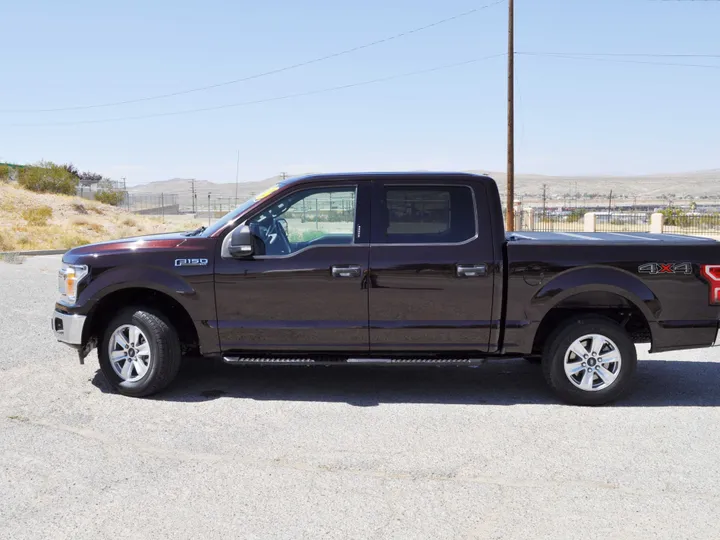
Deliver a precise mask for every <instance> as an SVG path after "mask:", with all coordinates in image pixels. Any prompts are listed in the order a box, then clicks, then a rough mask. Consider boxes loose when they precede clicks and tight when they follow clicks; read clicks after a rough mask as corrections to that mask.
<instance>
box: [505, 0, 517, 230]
mask: <svg viewBox="0 0 720 540" xmlns="http://www.w3.org/2000/svg"><path fill="white" fill-rule="evenodd" d="M514 74H515V6H514V1H513V0H508V92H507V98H508V110H507V113H508V129H507V194H506V198H507V201H506V204H507V223H506V225H505V226H506V228H507V230H508V231H514V230H515V79H514Z"/></svg>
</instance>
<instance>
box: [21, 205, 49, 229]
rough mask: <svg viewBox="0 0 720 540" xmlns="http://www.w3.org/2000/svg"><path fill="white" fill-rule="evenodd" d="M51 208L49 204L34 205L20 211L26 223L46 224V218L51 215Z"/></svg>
mask: <svg viewBox="0 0 720 540" xmlns="http://www.w3.org/2000/svg"><path fill="white" fill-rule="evenodd" d="M52 213H53V212H52V208H50V207H49V206H36V207H34V208H27V209H26V210H23V211H22V214H21V215H22V218H23V219H24V220H25V221H27V222H28V225H38V226H43V225H47V222H48V219H50V218H51V217H52Z"/></svg>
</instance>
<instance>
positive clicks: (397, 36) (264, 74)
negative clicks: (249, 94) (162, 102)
mask: <svg viewBox="0 0 720 540" xmlns="http://www.w3.org/2000/svg"><path fill="white" fill-rule="evenodd" d="M504 1H505V0H496V1H495V2H492V3H490V4H486V5H484V6H480V7H477V8H474V9H471V10H469V11H464V12H462V13H459V14H457V15H453V16H452V17H447V18H445V19H441V20H439V21H435V22H433V23H430V24H426V25H425V26H420V27H418V28H413V29H412V30H406V31H405V32H400V33H399V34H395V35H392V36H389V37H386V38H382V39H378V40H375V41H371V42H369V43H365V44H363V45H358V46H356V47H351V48H350V49H345V50H342V51H337V52H333V53H330V54H326V55H325V56H319V57H317V58H313V59H311V60H306V61H303V62H298V63H297V64H291V65H288V66H284V67H281V68H277V69H272V70H269V71H264V72H262V73H256V74H254V75H248V76H247V77H242V78H239V79H233V80H231V81H225V82H220V83H215V84H209V85H206V86H198V87H196V88H190V89H188V90H179V91H177V92H170V93H167V94H157V95H154V96H146V97H141V98H135V99H127V100H123V101H113V102H108V103H99V104H95V105H77V106H71V107H57V108H51V109H4V110H2V109H0V111H1V112H24V113H39V112H60V111H77V110H83V109H99V108H102V107H113V106H117V105H129V104H131V103H140V102H143V101H153V100H157V99H165V98H169V97H175V96H182V95H185V94H192V93H194V92H202V91H204V90H211V89H213V88H219V87H221V86H229V85H231V84H237V83H241V82H246V81H251V80H254V79H259V78H261V77H267V76H269V75H275V74H277V73H282V72H284V71H289V70H291V69H297V68H300V67H304V66H309V65H311V64H316V63H318V62H323V61H325V60H330V59H331V58H337V57H339V56H344V55H346V54H350V53H354V52H357V51H360V50H363V49H368V48H370V47H374V46H375V45H380V44H382V43H387V42H389V41H394V40H396V39H400V38H403V37H406V36H409V35H411V34H416V33H418V32H422V31H423V30H428V29H430V28H434V27H436V26H440V25H441V24H445V23H448V22H451V21H455V20H457V19H460V18H462V17H467V16H469V15H472V14H474V13H477V12H479V11H482V10H484V9H487V8H490V7H492V6H495V5H497V4H501V3H502V2H504Z"/></svg>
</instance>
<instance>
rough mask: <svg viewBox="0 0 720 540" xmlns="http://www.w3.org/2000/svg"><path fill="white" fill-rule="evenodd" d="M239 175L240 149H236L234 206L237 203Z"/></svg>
mask: <svg viewBox="0 0 720 540" xmlns="http://www.w3.org/2000/svg"><path fill="white" fill-rule="evenodd" d="M239 177H240V150H239V149H238V155H237V165H236V166H235V206H236V207H237V204H238V197H237V192H238V178H239Z"/></svg>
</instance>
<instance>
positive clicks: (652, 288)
mask: <svg viewBox="0 0 720 540" xmlns="http://www.w3.org/2000/svg"><path fill="white" fill-rule="evenodd" d="M60 294H61V297H60V299H59V301H58V302H57V303H56V304H55V309H54V313H53V315H52V329H53V331H54V333H55V335H56V337H57V339H58V340H60V341H62V342H65V343H67V344H69V345H71V346H73V347H75V348H76V349H78V351H79V355H80V359H81V360H82V359H83V358H85V356H86V355H87V354H88V353H89V352H90V351H91V350H92V349H93V348H95V347H97V349H98V357H99V361H100V367H101V368H102V371H103V373H104V374H105V376H106V377H107V379H108V380H109V381H110V382H111V383H112V385H113V386H114V387H115V388H116V389H117V390H118V391H119V392H121V393H123V394H126V395H129V396H147V395H150V394H153V393H155V392H158V391H160V390H162V389H163V388H165V387H167V386H168V385H169V384H170V383H171V382H172V380H173V379H174V378H175V375H176V374H177V372H178V370H179V368H180V363H181V358H182V356H183V355H198V354H199V355H202V356H204V357H208V358H213V357H218V358H222V359H223V360H224V361H225V362H228V363H231V364H264V363H267V364H311V365H312V364H324V365H335V364H345V363H352V364H393V365H400V366H411V365H416V364H422V365H428V364H437V365H453V366H468V365H474V364H477V363H481V362H484V361H488V360H492V359H497V358H508V357H510V358H526V359H528V360H531V361H540V362H541V363H542V371H543V373H544V376H545V378H546V380H547V382H548V384H549V385H550V387H551V388H552V389H553V390H554V391H555V392H556V393H557V395H558V396H559V397H560V398H562V399H563V400H565V401H567V402H570V403H574V404H583V405H599V404H604V403H607V402H610V401H613V400H615V399H617V398H619V397H620V396H622V395H623V394H625V393H626V391H627V390H628V389H629V388H630V387H631V383H632V381H633V375H634V373H635V368H636V363H637V356H636V351H635V344H636V343H650V344H651V352H659V351H669V350H674V349H689V348H695V347H710V346H713V345H715V344H717V340H718V315H720V245H718V243H716V242H715V241H712V240H706V239H702V238H692V237H679V236H673V235H652V234H635V233H597V234H596V233H521V234H506V233H505V230H504V227H503V219H502V211H501V205H500V198H499V196H498V190H497V186H496V185H495V182H494V181H493V180H492V179H491V178H488V177H485V176H475V175H469V174H455V173H450V174H440V173H420V174H416V173H407V174H399V173H392V174H382V173H373V174H332V175H314V176H307V177H303V178H297V179H293V180H289V181H287V182H282V183H280V184H278V185H276V186H274V187H273V188H272V189H270V190H268V191H266V192H265V193H263V194H262V195H260V196H258V197H255V198H253V199H252V200H249V201H247V202H246V203H244V204H242V205H241V206H239V207H238V208H236V209H235V210H233V211H231V212H230V213H229V214H227V215H226V216H224V217H223V218H221V219H220V220H219V221H217V222H216V223H215V224H214V225H212V226H210V227H208V228H200V229H197V230H195V231H192V232H181V233H176V234H164V235H154V236H146V237H141V238H128V239H123V240H116V241H111V242H105V243H100V244H94V245H88V246H82V247H78V248H75V249H72V250H70V251H69V252H67V253H66V254H65V256H64V257H63V266H62V269H61V270H60Z"/></svg>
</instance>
